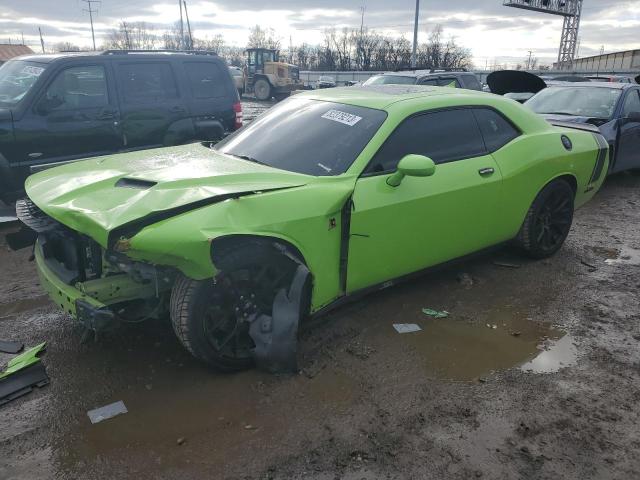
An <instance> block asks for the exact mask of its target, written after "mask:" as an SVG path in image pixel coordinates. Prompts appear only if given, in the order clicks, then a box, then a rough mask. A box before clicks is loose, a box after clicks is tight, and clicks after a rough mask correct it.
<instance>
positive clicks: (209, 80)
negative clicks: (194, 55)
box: [184, 62, 242, 98]
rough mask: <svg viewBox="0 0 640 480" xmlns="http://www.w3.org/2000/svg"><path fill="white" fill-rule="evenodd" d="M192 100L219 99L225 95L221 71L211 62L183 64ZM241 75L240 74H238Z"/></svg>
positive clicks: (224, 83) (225, 90)
mask: <svg viewBox="0 0 640 480" xmlns="http://www.w3.org/2000/svg"><path fill="white" fill-rule="evenodd" d="M184 70H185V72H186V73H187V78H188V79H189V86H190V87H191V94H192V95H193V98H219V97H224V96H225V95H226V93H227V89H226V86H225V85H226V82H225V80H226V79H225V77H224V75H223V73H224V72H223V70H222V69H221V68H220V67H219V66H218V64H216V63H213V62H185V63H184ZM240 74H241V75H242V73H240Z"/></svg>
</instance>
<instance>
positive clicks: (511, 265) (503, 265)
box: [493, 262, 521, 268]
mask: <svg viewBox="0 0 640 480" xmlns="http://www.w3.org/2000/svg"><path fill="white" fill-rule="evenodd" d="M493 264H494V265H496V266H498V267H505V268H520V267H521V265H518V264H517V263H508V262H493Z"/></svg>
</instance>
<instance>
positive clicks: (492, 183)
mask: <svg viewBox="0 0 640 480" xmlns="http://www.w3.org/2000/svg"><path fill="white" fill-rule="evenodd" d="M408 154H420V155H425V156H428V157H430V158H431V159H432V160H433V161H434V162H435V163H436V171H435V174H434V175H433V176H431V177H405V178H404V179H403V180H402V183H401V184H400V185H399V186H398V187H391V186H389V185H387V183H386V180H387V178H388V177H389V174H390V173H392V172H393V171H394V170H395V169H396V166H397V164H398V162H399V161H400V159H402V158H403V157H404V156H405V155H408ZM500 189H501V176H500V172H499V170H498V167H497V165H496V163H495V161H494V159H493V157H492V156H491V155H490V154H488V153H487V150H486V147H485V145H484V142H483V139H482V135H481V132H480V129H479V127H478V124H477V122H476V120H475V116H474V113H473V110H472V109H471V108H458V109H449V110H441V111H435V112H433V111H432V112H424V113H421V114H418V115H413V116H411V117H409V118H407V119H405V120H404V121H403V122H402V123H401V124H400V125H399V126H398V127H397V128H396V130H395V131H394V132H393V133H392V134H391V135H390V136H389V138H388V139H387V140H386V141H385V143H384V144H383V146H382V147H381V148H380V150H379V151H378V152H377V153H376V154H375V155H374V157H373V158H372V160H371V162H370V164H369V166H368V167H367V168H366V169H365V172H364V173H363V175H362V176H361V178H360V179H358V181H357V182H356V186H355V190H354V193H353V197H352V200H353V205H352V210H351V224H350V237H349V249H348V270H347V292H353V291H356V290H359V289H361V288H364V287H367V286H370V285H374V284H379V283H382V282H385V281H388V280H390V279H393V278H396V277H400V276H402V275H405V274H408V273H411V272H414V271H418V270H421V269H424V268H426V267H429V266H432V265H436V264H439V263H442V262H446V261H448V260H451V259H454V258H456V257H460V256H463V255H465V254H469V253H472V252H474V251H476V250H480V249H482V248H484V247H487V246H489V245H492V244H494V243H496V239H495V234H494V230H495V229H494V227H495V222H496V221H497V218H498V215H497V214H496V212H497V209H498V203H499V196H500Z"/></svg>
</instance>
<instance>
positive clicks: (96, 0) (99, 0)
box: [82, 0, 102, 50]
mask: <svg viewBox="0 0 640 480" xmlns="http://www.w3.org/2000/svg"><path fill="white" fill-rule="evenodd" d="M82 1H83V2H84V3H86V4H87V7H88V8H83V9H82V11H83V12H88V13H89V22H91V39H92V40H93V49H94V50H95V49H96V34H95V32H94V31H93V14H94V13H98V9H97V8H96V9H95V10H94V9H93V4H94V3H96V4H100V3H102V0H82Z"/></svg>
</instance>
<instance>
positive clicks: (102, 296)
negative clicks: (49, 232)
mask: <svg viewBox="0 0 640 480" xmlns="http://www.w3.org/2000/svg"><path fill="white" fill-rule="evenodd" d="M34 255H35V260H36V265H37V269H38V276H39V278H40V284H41V285H42V287H43V288H44V289H45V290H46V292H47V294H48V295H49V297H50V298H51V300H52V301H53V302H54V303H55V304H56V305H58V306H59V307H60V308H62V310H64V311H65V313H68V314H69V315H71V316H72V317H73V318H75V319H76V320H78V321H79V322H80V323H82V324H83V325H84V326H86V327H87V328H89V329H91V330H95V331H99V330H104V329H105V328H107V327H108V326H109V325H110V324H113V323H114V322H115V321H116V320H117V315H116V312H114V311H113V310H112V308H111V307H112V306H114V305H115V304H119V303H122V302H126V301H130V300H138V299H145V298H152V297H154V296H156V294H157V288H156V286H155V285H154V284H153V283H151V282H148V283H144V284H143V283H139V282H135V281H134V280H133V279H131V278H130V277H129V276H128V275H125V274H120V275H113V276H108V277H103V278H98V279H95V280H88V281H86V282H78V283H76V284H75V285H68V284H66V283H65V282H64V281H63V280H62V279H61V278H60V277H59V276H58V275H57V274H56V273H55V272H54V271H53V269H51V268H50V267H49V266H48V265H47V260H46V259H45V257H44V254H43V251H42V245H41V244H40V241H37V242H36V245H35V250H34Z"/></svg>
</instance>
